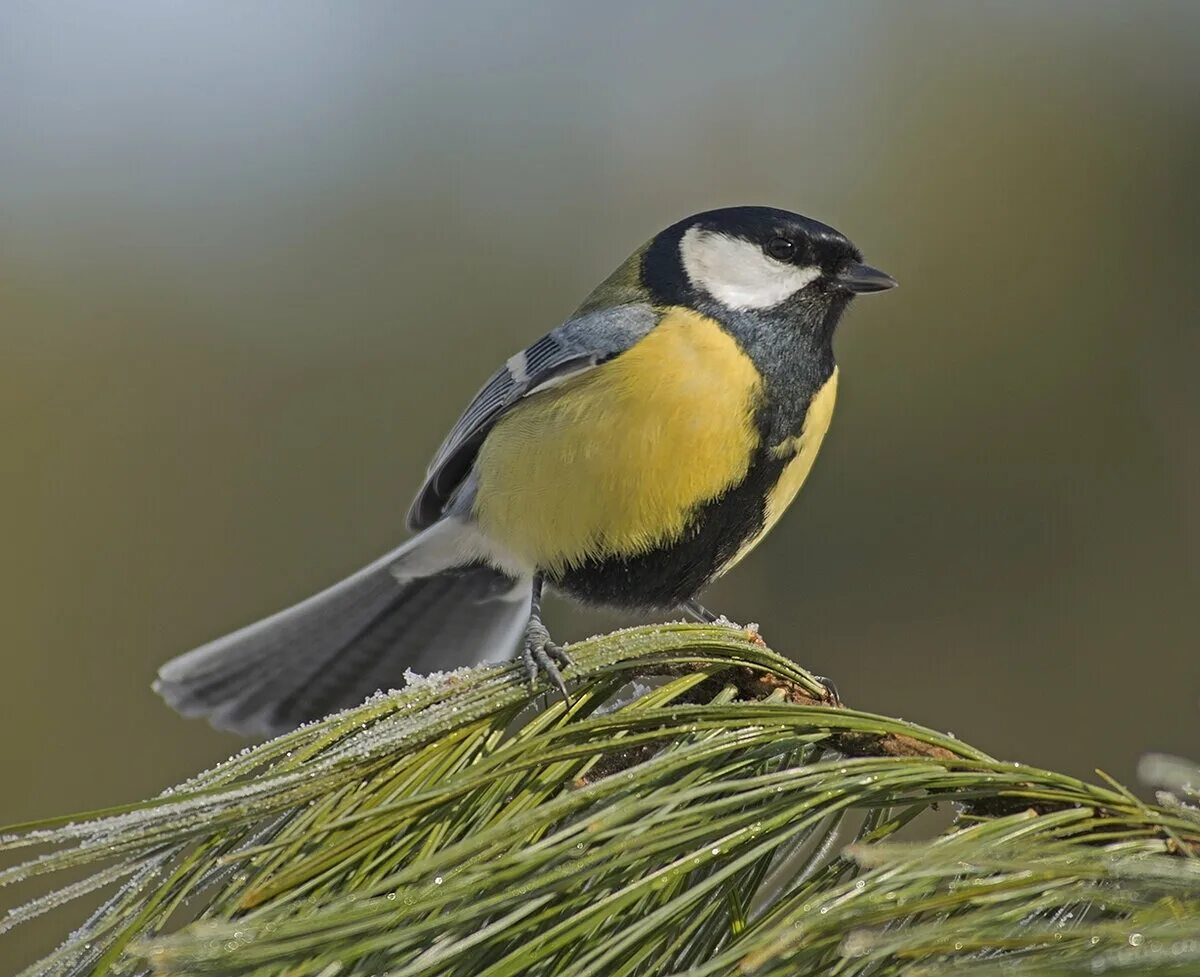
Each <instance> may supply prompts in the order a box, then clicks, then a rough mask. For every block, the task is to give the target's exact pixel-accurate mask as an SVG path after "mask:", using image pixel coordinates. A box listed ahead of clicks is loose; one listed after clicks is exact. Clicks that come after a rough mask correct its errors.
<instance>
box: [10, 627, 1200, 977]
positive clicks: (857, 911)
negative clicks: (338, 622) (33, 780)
mask: <svg viewBox="0 0 1200 977" xmlns="http://www.w3.org/2000/svg"><path fill="white" fill-rule="evenodd" d="M571 652H572V655H573V657H574V658H575V660H576V662H577V665H576V667H575V668H574V669H572V670H571V671H569V672H568V677H569V678H571V679H573V680H574V688H573V692H572V700H571V702H570V703H565V702H562V701H559V700H557V699H552V700H551V701H549V703H548V704H546V705H544V706H543V708H541V709H538V708H536V707H535V706H536V702H537V700H538V699H539V697H538V696H535V695H533V694H531V693H530V691H529V690H528V689H527V687H526V686H525V684H524V678H523V674H522V670H521V669H520V668H519V667H516V666H512V665H501V666H488V667H483V668H479V669H470V670H461V671H460V672H457V673H453V674H452V675H450V676H448V677H444V678H443V679H441V680H437V681H426V682H417V683H414V684H412V685H410V686H409V687H408V688H407V689H405V690H404V691H402V692H399V693H393V694H390V695H380V696H376V697H375V698H373V699H372V700H370V701H368V702H367V703H366V704H364V705H363V706H360V707H359V708H356V709H352V710H349V711H347V712H344V713H340V714H337V715H335V716H331V717H329V718H327V719H325V720H323V721H321V722H318V723H315V724H312V725H310V726H307V727H304V728H302V729H300V730H297V731H295V732H293V733H290V734H287V735H285V736H282V737H279V738H278V739H275V740H272V741H270V742H267V743H264V744H262V745H261V746H257V747H253V748H251V749H249V750H247V751H244V752H243V753H241V754H239V755H238V756H235V757H233V758H231V759H230V760H228V761H226V762H225V763H224V764H221V765H220V766H218V767H216V768H214V769H213V770H210V771H208V772H206V773H204V774H201V775H199V776H197V777H195V778H193V779H192V780H190V781H188V782H187V783H185V784H182V785H180V786H179V787H177V788H175V789H174V790H172V791H169V792H167V793H165V794H164V795H162V796H160V797H158V798H154V799H153V800H150V801H146V802H142V803H139V804H132V805H129V806H126V807H122V808H117V809H112V810H108V811H101V812H96V813H94V814H92V815H88V816H85V817H82V818H73V819H67V818H61V819H54V820H50V821H45V822H39V823H37V824H28V825H22V826H18V827H16V828H12V829H9V830H8V832H7V833H5V834H4V835H3V837H2V838H0V850H3V851H8V852H13V853H15V854H14V855H12V856H11V858H12V859H20V858H24V860H23V861H18V862H16V863H15V864H12V865H10V866H9V867H8V868H5V869H2V870H0V885H3V884H7V883H11V882H16V881H25V880H31V879H35V878H37V877H40V876H52V875H54V874H55V873H59V872H68V873H75V874H78V872H79V871H80V870H81V869H86V870H87V871H90V872H92V873H93V874H92V875H91V876H90V877H86V878H85V879H84V880H83V881H73V882H71V883H69V884H65V885H63V886H62V887H61V888H58V889H54V890H52V891H50V892H48V893H47V894H45V895H43V896H41V897H39V898H38V899H37V900H35V901H34V902H32V903H27V904H26V905H24V906H22V907H18V908H17V909H14V910H11V911H10V915H9V916H8V917H7V918H5V919H3V921H0V932H3V931H5V930H7V929H11V928H13V927H15V926H16V925H18V924H19V923H20V922H22V921H24V920H25V919H26V918H30V917H31V916H33V915H36V914H37V913H39V912H41V911H44V910H46V909H48V908H51V907H53V906H56V905H58V904H60V903H62V902H66V901H69V900H71V899H74V898H76V897H79V896H82V895H84V894H85V893H87V892H91V891H95V890H96V889H99V888H102V887H103V888H107V889H108V890H110V891H111V895H110V897H109V898H108V899H107V900H106V902H105V903H104V904H103V905H102V906H101V907H100V909H98V910H97V911H96V912H95V913H93V914H92V916H91V917H90V918H89V919H88V920H87V922H86V923H85V924H84V925H83V926H82V927H81V928H80V929H78V930H77V931H76V932H75V933H73V934H72V935H71V936H70V937H69V938H68V939H67V940H66V941H65V942H64V943H63V944H62V945H61V946H60V947H59V948H58V949H57V950H55V951H54V952H53V953H51V954H50V955H49V956H47V957H46V958H44V959H43V960H42V961H40V962H39V963H38V964H35V965H34V966H33V967H31V968H30V969H29V970H27V971H26V972H25V973H26V977H33V975H49V974H97V975H99V974H107V973H137V972H141V971H144V970H146V969H150V970H152V971H153V972H155V973H160V974H189V975H204V974H221V975H265V974H285V973H286V974H288V975H297V977H299V975H313V977H332V975H334V974H338V975H358V974H362V975H365V974H382V973H388V974H392V975H395V977H433V975H447V977H450V975H454V977H466V975H484V974H486V975H489V977H503V975H517V974H521V975H525V974H533V975H560V974H570V975H576V977H589V975H604V977H619V975H635V974H636V975H639V977H640V975H647V974H662V975H682V974H683V973H685V972H686V973H687V974H689V975H696V977H703V975H709V974H711V975H717V974H722V975H723V974H730V973H747V974H749V973H754V974H761V975H765V977H774V975H779V977H782V975H784V974H788V975H795V974H807V973H820V974H836V975H868V974H870V975H898V974H901V973H903V974H905V975H911V974H941V973H945V972H949V971H950V970H951V969H953V970H954V972H955V973H959V972H965V973H967V974H969V975H993V974H1002V973H1008V972H1011V971H1012V970H1013V969H1014V968H1019V970H1020V972H1021V973H1022V974H1033V975H1037V977H1043V975H1044V977H1050V975H1075V974H1090V973H1095V972H1097V969H1103V970H1104V972H1108V973H1117V974H1121V973H1128V974H1139V975H1150V977H1169V975H1175V974H1180V975H1182V974H1188V975H1194V974H1196V973H1197V972H1200V924H1198V923H1197V919H1200V860H1198V859H1197V858H1196V857H1195V856H1196V854H1197V853H1198V852H1200V847H1198V846H1200V815H1198V814H1197V812H1196V810H1195V808H1194V807H1193V806H1190V805H1192V804H1193V803H1194V801H1195V795H1194V793H1192V794H1189V793H1188V791H1189V789H1190V788H1189V786H1188V782H1187V781H1188V779H1189V777H1190V776H1191V774H1190V773H1188V774H1187V775H1186V776H1185V775H1184V774H1182V773H1180V772H1179V771H1180V769H1181V768H1180V765H1179V764H1178V762H1177V761H1176V766H1175V767H1170V765H1167V766H1166V767H1163V766H1162V765H1161V764H1160V767H1159V768H1156V769H1160V771H1161V770H1168V769H1169V770H1170V771H1174V772H1173V773H1171V774H1170V776H1171V778H1172V783H1170V784H1168V785H1167V786H1169V787H1171V788H1172V789H1173V790H1174V794H1173V795H1172V796H1170V797H1164V799H1165V800H1167V801H1168V803H1165V804H1154V805H1152V804H1147V803H1145V802H1143V801H1141V800H1139V799H1138V798H1137V797H1136V796H1134V795H1133V794H1132V793H1131V792H1129V791H1128V790H1126V789H1125V788H1123V787H1121V786H1120V785H1118V784H1115V783H1112V782H1108V781H1105V782H1101V783H1088V782H1085V781H1081V780H1078V779H1076V778H1072V777H1067V776H1064V775H1062V774H1057V773H1054V772H1051V771H1045V770H1038V769H1034V768H1030V767H1025V766H1020V765H1017V764H1011V763H1004V762H1001V761H998V760H995V759H993V758H991V757H989V756H987V755H986V754H984V753H982V752H981V751H979V750H976V749H974V748H972V747H970V746H969V745H967V744H965V743H962V742H960V741H958V740H957V739H954V738H953V737H950V736H946V735H943V734H940V733H937V732H935V731H933V730H929V729H925V728H923V727H920V726H917V725H915V724H912V723H907V722H903V721H900V720H896V719H890V718H887V717H884V716H876V715H871V714H869V713H864V712H859V711H856V710H853V709H848V708H842V707H840V706H838V705H835V704H832V703H831V702H830V701H829V697H828V693H827V691H826V690H825V688H824V686H823V685H822V684H821V683H820V682H819V681H817V680H816V679H815V678H814V677H813V676H811V675H810V674H808V673H807V672H805V671H804V670H803V669H800V668H799V667H797V666H796V665H794V664H793V663H791V662H790V661H788V660H786V659H784V658H782V657H780V656H778V655H775V654H773V653H772V652H770V651H769V650H768V649H766V648H765V647H764V646H763V645H762V643H761V641H760V640H759V639H758V638H757V635H755V634H753V633H750V632H743V631H739V630H734V629H730V628H722V627H708V626H691V625H668V626H661V627H649V628H638V629H632V630H629V631H622V632H617V633H614V634H611V635H606V636H602V637H598V638H593V639H590V640H588V641H585V642H581V643H579V644H577V645H575V646H573V647H572V649H571ZM939 806H941V807H942V808H946V807H949V808H951V809H953V810H955V811H957V812H958V813H957V817H956V818H955V821H954V824H953V825H952V826H951V827H950V828H949V829H947V830H944V831H943V832H942V833H941V834H940V836H939V837H937V838H936V839H934V840H933V841H927V842H921V843H913V842H907V843H900V842H898V841H896V840H894V836H895V835H896V833H897V832H898V831H900V830H901V829H902V828H905V827H907V826H908V825H910V824H912V823H913V822H920V821H922V820H924V819H926V818H927V812H929V811H931V810H933V809H934V808H937V807H939ZM928 832H929V829H926V831H925V833H926V834H928ZM31 853H32V855H33V857H29V855H30V854H31ZM8 938H11V937H8Z"/></svg>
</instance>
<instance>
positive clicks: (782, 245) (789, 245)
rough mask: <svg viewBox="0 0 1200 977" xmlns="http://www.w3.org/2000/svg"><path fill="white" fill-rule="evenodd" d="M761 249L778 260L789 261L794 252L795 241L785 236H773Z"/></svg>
mask: <svg viewBox="0 0 1200 977" xmlns="http://www.w3.org/2000/svg"><path fill="white" fill-rule="evenodd" d="M763 250H765V251H766V252H767V254H769V255H770V256H771V257H772V258H777V259H778V260H779V261H790V260H791V259H792V255H794V254H795V253H796V242H795V241H789V240H788V239H787V238H786V237H773V238H771V240H769V241H768V242H767V244H766V247H765V248H764V249H763Z"/></svg>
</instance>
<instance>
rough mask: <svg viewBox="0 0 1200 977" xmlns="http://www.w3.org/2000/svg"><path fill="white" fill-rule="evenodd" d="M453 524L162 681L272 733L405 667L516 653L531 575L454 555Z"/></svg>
mask: <svg viewBox="0 0 1200 977" xmlns="http://www.w3.org/2000/svg"><path fill="white" fill-rule="evenodd" d="M446 535H447V533H446V532H445V531H444V528H443V526H442V525H441V524H439V525H436V526H433V527H431V528H430V529H428V530H426V531H425V532H424V533H422V534H421V535H419V536H416V537H414V538H413V539H411V540H409V541H408V542H407V543H405V544H404V545H403V546H401V547H400V548H399V549H397V550H395V551H393V552H391V553H389V554H387V555H386V556H384V557H381V558H380V559H378V560H376V561H375V562H374V563H372V564H371V565H370V566H367V567H364V568H363V569H362V570H359V571H358V572H357V573H355V574H354V575H353V576H350V577H347V578H346V579H345V580H343V581H342V582H341V583H338V584H335V585H334V586H332V587H330V588H329V589H328V590H324V591H322V592H321V593H319V594H316V595H315V596H313V597H310V598H308V600H305V601H302V602H301V603H299V604H296V605H295V606H294V607H290V608H288V609H287V610H285V611H280V612H279V613H278V614H275V615H273V616H271V617H268V618H265V619H264V620H262V621H259V622H257V623H255V624H251V625H250V626H249V627H245V628H242V629H241V630H240V631H235V632H234V633H233V634H229V635H226V636H225V637H223V638H218V639H217V640H216V641H213V642H210V643H209V644H206V645H203V646H202V647H200V648H196V649H195V650H194V651H190V652H188V653H187V654H185V655H181V656H179V657H178V658H174V659H172V660H171V661H169V662H167V663H166V664H165V665H163V667H162V668H161V669H160V670H159V673H158V681H157V682H155V683H154V688H155V691H157V692H158V694H159V695H161V696H162V697H163V698H164V699H165V700H166V701H167V702H168V703H169V704H170V705H171V706H172V707H174V708H175V709H177V710H179V712H181V713H183V715H185V716H205V717H206V718H207V719H208V721H209V722H211V723H212V724H213V725H214V726H216V727H218V728H220V729H228V730H232V731H233V732H237V733H243V734H246V735H253V736H263V735H274V734H277V733H282V732H286V731H287V730H289V729H294V728H295V727H296V726H298V725H300V724H301V723H303V722H307V721H309V720H312V719H319V718H320V717H322V716H325V715H328V714H329V713H330V712H333V711H335V710H337V709H342V708H346V707H348V706H352V705H357V704H358V703H360V702H362V701H363V700H364V699H365V698H366V697H367V696H369V695H371V694H372V693H373V692H376V691H377V690H379V689H393V688H400V687H401V686H403V685H404V672H405V670H406V669H410V668H411V669H413V670H414V671H417V672H422V671H432V670H435V669H447V668H454V667H456V666H459V665H472V664H475V663H477V662H480V661H486V660H495V659H498V658H501V657H505V656H507V655H510V654H512V649H513V646H514V645H515V644H516V641H517V638H518V637H519V635H520V633H521V630H522V628H523V627H524V625H525V622H526V620H527V619H528V616H529V596H530V585H529V582H528V581H518V580H514V579H512V578H511V577H508V576H505V575H504V574H502V573H500V572H498V571H496V570H493V569H492V568H490V567H486V566H479V565H473V566H467V567H463V566H452V565H451V566H446V565H445V560H444V556H443V551H445V550H446V549H447V547H446V546H445V545H444V544H445V537H446ZM439 564H440V565H439ZM398 578H399V579H398Z"/></svg>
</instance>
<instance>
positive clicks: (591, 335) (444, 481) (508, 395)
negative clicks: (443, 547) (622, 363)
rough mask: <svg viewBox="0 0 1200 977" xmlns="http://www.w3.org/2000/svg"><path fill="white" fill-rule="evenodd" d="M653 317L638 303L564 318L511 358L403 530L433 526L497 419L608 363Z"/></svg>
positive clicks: (446, 448) (450, 442) (434, 469)
mask: <svg viewBox="0 0 1200 977" xmlns="http://www.w3.org/2000/svg"><path fill="white" fill-rule="evenodd" d="M657 321H658V313H657V312H656V311H655V310H654V309H653V308H651V306H649V305H647V304H643V303H636V304H631V305H618V306H615V307H613V308H610V309H600V310H597V311H594V312H588V313H586V314H585V315H581V316H578V317H576V318H574V319H569V320H568V321H567V322H564V323H563V324H562V325H561V326H559V327H558V328H557V329H555V330H554V331H553V332H550V333H547V334H546V335H545V336H543V337H542V338H541V339H539V340H538V341H537V342H535V343H534V344H533V345H532V346H529V347H527V348H526V349H524V350H522V351H521V352H520V353H517V354H516V355H515V356H513V357H511V358H510V359H509V360H508V362H507V363H506V364H505V365H504V366H503V367H501V368H500V369H499V370H498V371H497V372H496V373H494V374H493V375H492V377H491V378H490V379H489V380H488V382H487V383H485V384H484V385H483V388H482V389H481V390H480V391H479V393H477V394H476V395H475V398H474V400H472V401H471V404H470V406H468V407H467V409H466V410H465V411H464V412H463V415H462V417H460V418H459V419H458V422H457V423H456V424H455V425H454V427H453V428H451V430H450V433H449V434H448V435H447V436H446V440H445V441H443V442H442V446H441V447H440V448H438V450H437V453H436V454H435V455H434V456H433V461H432V462H430V464H429V469H428V471H427V472H426V474H425V484H424V485H422V486H421V490H420V491H419V492H418V493H417V497H416V499H415V500H414V501H413V504H412V508H410V509H409V510H408V526H409V528H410V529H412V530H420V529H424V528H425V527H426V526H430V525H432V524H433V523H435V522H437V521H438V519H440V518H441V516H442V513H443V512H444V511H445V508H446V505H447V504H448V503H449V502H450V501H451V499H453V498H454V494H455V492H456V491H457V490H458V488H459V486H460V485H462V483H463V481H464V479H466V477H467V475H468V474H469V472H470V470H471V466H472V465H473V464H474V462H475V456H476V455H477V454H478V453H479V446H480V445H481V444H482V443H483V440H484V438H486V437H487V435H488V432H489V431H490V430H491V429H492V426H493V425H494V424H495V423H496V421H497V420H498V419H499V418H500V416H501V415H502V414H503V413H504V412H505V411H506V410H508V408H510V407H511V406H512V405H513V404H515V403H516V402H517V401H518V400H520V399H521V398H522V397H526V396H528V395H529V394H531V393H533V392H535V391H536V390H538V389H539V388H541V387H544V386H545V385H546V384H547V383H550V382H552V381H554V380H561V379H562V378H563V377H565V376H567V375H569V374H573V373H580V372H583V371H584V370H589V369H592V368H593V367H595V366H597V365H599V364H600V363H603V362H604V361H605V360H609V359H612V358H613V357H614V356H616V355H617V354H619V353H622V352H624V351H625V350H627V349H629V347H630V346H632V345H633V344H634V343H636V342H637V341H638V340H639V339H641V338H642V337H643V336H645V335H646V333H648V332H649V331H650V330H651V329H653V328H654V326H655V324H656V323H657Z"/></svg>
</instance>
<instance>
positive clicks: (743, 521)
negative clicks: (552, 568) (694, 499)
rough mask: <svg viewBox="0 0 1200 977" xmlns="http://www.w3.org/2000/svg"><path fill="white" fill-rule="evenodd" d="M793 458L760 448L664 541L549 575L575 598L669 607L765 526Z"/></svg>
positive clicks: (626, 606) (640, 606) (706, 579)
mask: <svg viewBox="0 0 1200 977" xmlns="http://www.w3.org/2000/svg"><path fill="white" fill-rule="evenodd" d="M789 460H790V459H788V458H773V457H771V455H770V454H769V453H767V452H766V451H762V450H760V451H759V452H758V453H757V455H756V456H755V460H754V462H753V463H752V464H751V466H750V470H749V471H748V472H747V473H746V477H745V478H744V479H743V480H742V481H741V482H740V483H739V484H738V485H736V486H734V487H733V488H731V489H729V490H728V491H727V492H725V494H724V495H721V496H719V497H718V498H716V499H713V500H712V501H711V502H707V503H705V504H704V505H703V506H701V507H700V508H698V509H697V510H696V513H695V515H694V516H693V517H692V519H691V521H690V522H689V523H688V527H687V529H686V530H685V531H684V532H683V534H682V535H681V536H680V537H679V538H678V539H677V540H675V541H673V542H671V543H668V544H666V545H665V546H662V547H659V548H656V549H653V550H649V551H648V552H645V553H639V554H637V555H636V556H629V557H606V558H604V559H598V560H589V561H587V562H585V563H581V564H579V565H577V566H573V567H569V568H567V569H566V570H564V571H562V572H561V573H559V574H556V575H551V576H548V577H547V579H548V580H549V582H550V583H551V584H552V585H553V586H554V587H555V588H557V589H558V590H561V591H563V592H564V593H566V594H569V595H570V596H571V597H574V598H575V599H576V600H580V601H584V602H586V603H589V604H601V605H605V606H609V607H617V608H623V609H628V610H666V609H670V608H674V607H676V606H678V605H679V604H680V603H681V602H683V601H685V600H688V599H690V598H692V597H694V596H695V595H696V594H697V593H699V592H700V590H701V589H703V587H704V586H705V584H707V583H708V582H709V581H711V580H712V579H713V577H715V576H716V575H717V573H718V571H719V570H720V569H721V567H723V566H724V565H725V564H726V563H727V562H728V561H729V560H731V559H732V558H733V557H734V555H736V553H737V552H738V550H739V549H741V547H742V544H743V543H745V542H746V541H747V540H750V539H752V538H753V537H754V536H755V535H756V534H757V533H758V532H759V531H761V529H762V526H763V515H764V511H765V507H766V500H767V494H768V493H769V492H770V490H771V488H772V486H774V484H775V483H776V481H778V479H779V475H780V473H781V472H782V471H783V469H784V467H785V466H786V464H787V462H788V461H789Z"/></svg>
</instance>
